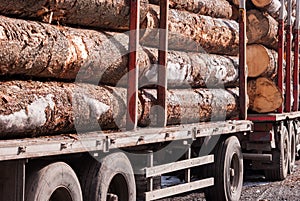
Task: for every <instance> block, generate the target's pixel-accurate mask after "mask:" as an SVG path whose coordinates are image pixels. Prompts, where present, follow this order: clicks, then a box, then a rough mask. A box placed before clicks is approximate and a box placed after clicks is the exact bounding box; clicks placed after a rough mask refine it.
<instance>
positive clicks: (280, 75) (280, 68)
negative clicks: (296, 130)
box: [277, 0, 284, 113]
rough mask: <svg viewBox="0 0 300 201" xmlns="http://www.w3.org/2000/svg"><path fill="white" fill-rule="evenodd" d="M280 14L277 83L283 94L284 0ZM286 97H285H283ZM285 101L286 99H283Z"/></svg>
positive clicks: (281, 110) (282, 0)
mask: <svg viewBox="0 0 300 201" xmlns="http://www.w3.org/2000/svg"><path fill="white" fill-rule="evenodd" d="M280 2H281V8H280V15H279V20H278V68H277V75H278V79H277V82H278V83H277V85H278V87H279V90H280V91H281V94H283V92H284V91H283V51H284V35H283V33H284V19H283V18H284V0H281V1H280ZM283 98H284V97H283ZM283 102H284V101H283ZM278 112H279V113H282V112H283V105H281V106H280V108H279V109H278Z"/></svg>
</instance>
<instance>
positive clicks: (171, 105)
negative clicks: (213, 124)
mask: <svg viewBox="0 0 300 201" xmlns="http://www.w3.org/2000/svg"><path fill="white" fill-rule="evenodd" d="M0 85H1V88H0V133H1V134H0V137H1V138H2V139H3V138H14V137H20V136H21V137H30V136H38V135H49V134H56V133H72V132H75V130H77V132H79V133H82V132H86V131H92V130H106V129H120V128H124V125H125V114H126V102H125V101H126V90H125V89H122V88H110V87H106V86H95V85H89V84H74V83H60V82H37V81H6V82H0ZM234 91H237V90H232V91H231V92H229V91H226V90H224V89H195V90H193V89H185V90H169V91H168V93H167V108H168V110H167V114H168V125H174V124H180V123H196V122H200V121H210V120H217V119H223V120H225V119H226V118H230V117H233V116H236V114H237V105H236V102H237V101H236V98H237V96H236V95H235V94H234ZM139 99H140V100H139V107H138V108H139V109H138V119H139V125H140V126H148V125H153V123H154V122H155V121H154V119H153V118H152V116H153V115H154V114H153V113H152V112H151V107H152V106H153V105H154V104H155V103H156V99H155V92H154V90H144V91H141V92H140V95H139Z"/></svg>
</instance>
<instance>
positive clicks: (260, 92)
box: [248, 77, 283, 113]
mask: <svg viewBox="0 0 300 201" xmlns="http://www.w3.org/2000/svg"><path fill="white" fill-rule="evenodd" d="M248 96H249V109H250V110H252V111H254V112H258V113H267V112H275V110H277V109H278V108H279V107H280V106H281V104H282V102H283V98H282V93H281V92H280V90H279V88H278V87H277V86H276V84H275V83H274V82H273V81H271V80H269V79H267V78H263V77H261V78H258V79H256V80H250V81H249V82H248Z"/></svg>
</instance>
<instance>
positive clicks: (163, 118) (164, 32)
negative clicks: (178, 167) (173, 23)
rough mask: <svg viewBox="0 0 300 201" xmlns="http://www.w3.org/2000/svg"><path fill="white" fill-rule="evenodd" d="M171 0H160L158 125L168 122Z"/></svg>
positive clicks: (164, 124)
mask: <svg viewBox="0 0 300 201" xmlns="http://www.w3.org/2000/svg"><path fill="white" fill-rule="evenodd" d="M168 13H169V0H161V1H160V24H159V51H158V64H159V66H158V88H157V99H158V105H159V106H160V107H161V108H162V109H163V111H158V114H157V123H158V126H162V127H163V126H166V124H167V104H166V94H167V55H168V16H169V14H168Z"/></svg>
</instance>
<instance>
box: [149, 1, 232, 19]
mask: <svg viewBox="0 0 300 201" xmlns="http://www.w3.org/2000/svg"><path fill="white" fill-rule="evenodd" d="M149 2H150V3H152V4H156V5H159V2H160V0H149ZM169 6H170V8H172V9H178V10H186V11H190V12H193V13H197V14H200V15H208V16H211V17H216V18H227V19H230V18H231V16H232V6H231V5H230V4H229V2H228V1H226V0H215V1H211V0H170V3H169Z"/></svg>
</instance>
